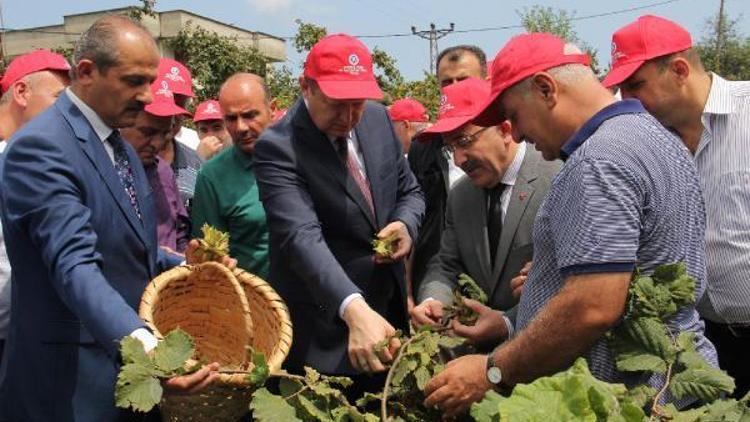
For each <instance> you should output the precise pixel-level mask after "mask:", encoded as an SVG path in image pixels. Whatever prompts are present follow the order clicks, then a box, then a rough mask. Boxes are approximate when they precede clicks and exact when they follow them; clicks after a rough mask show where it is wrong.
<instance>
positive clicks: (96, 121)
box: [65, 87, 114, 142]
mask: <svg viewBox="0 0 750 422" xmlns="http://www.w3.org/2000/svg"><path fill="white" fill-rule="evenodd" d="M65 93H66V94H67V95H68V98H70V101H72V102H73V104H75V105H76V107H78V109H79V110H81V114H83V117H85V118H86V120H88V122H89V124H90V125H91V127H92V128H93V129H94V132H96V136H98V137H99V139H100V140H101V141H102V142H104V141H105V140H106V139H107V138H109V135H111V134H112V132H113V131H114V129H112V128H111V127H109V126H108V125H107V124H106V123H104V120H102V118H101V117H99V115H98V114H97V113H96V112H95V111H94V110H93V109H92V108H91V107H89V106H88V104H86V103H85V102H83V100H82V99H80V98H78V96H77V95H76V94H74V93H73V90H72V89H70V87H68V88H65Z"/></svg>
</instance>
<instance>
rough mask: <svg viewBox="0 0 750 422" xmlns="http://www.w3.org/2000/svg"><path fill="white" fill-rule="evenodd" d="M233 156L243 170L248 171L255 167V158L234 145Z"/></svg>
mask: <svg viewBox="0 0 750 422" xmlns="http://www.w3.org/2000/svg"><path fill="white" fill-rule="evenodd" d="M232 154H233V155H234V159H235V160H236V161H237V164H239V165H240V166H241V167H242V168H243V169H248V168H250V167H252V165H253V156H252V155H250V154H247V153H245V152H244V151H242V150H241V149H239V148H237V146H236V145H232Z"/></svg>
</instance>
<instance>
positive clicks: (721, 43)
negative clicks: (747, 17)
mask: <svg viewBox="0 0 750 422" xmlns="http://www.w3.org/2000/svg"><path fill="white" fill-rule="evenodd" d="M719 13H722V15H723V16H722V15H720V14H719ZM719 13H717V14H716V15H714V16H713V17H711V18H708V19H707V20H706V29H705V31H704V34H703V38H701V40H700V41H699V42H698V43H697V45H696V48H697V49H698V52H699V53H700V56H701V60H702V61H703V64H704V66H705V67H706V69H707V70H710V71H713V72H716V73H718V74H719V75H721V76H722V77H724V78H727V79H732V80H742V81H747V80H750V38H748V37H747V36H745V35H743V34H742V33H740V32H739V30H738V26H739V23H740V20H741V17H738V18H734V19H730V18H729V16H728V15H727V13H726V11H722V12H719ZM719 19H721V21H719Z"/></svg>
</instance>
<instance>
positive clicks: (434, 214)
mask: <svg viewBox="0 0 750 422" xmlns="http://www.w3.org/2000/svg"><path fill="white" fill-rule="evenodd" d="M437 77H438V83H440V87H441V88H440V89H441V90H443V89H445V87H447V86H449V85H451V84H453V83H456V82H458V81H462V80H464V79H466V78H479V79H485V78H486V77H487V58H486V56H485V54H484V51H482V49H481V48H479V47H476V46H473V45H456V46H453V47H449V48H446V49H445V50H443V51H441V52H440V54H439V55H438V58H437ZM409 166H410V167H411V170H412V171H413V172H414V175H415V176H416V178H417V181H418V182H419V186H420V187H421V188H422V192H423V193H424V198H425V215H424V220H423V221H422V228H421V229H420V231H419V237H418V238H417V239H416V240H415V242H414V252H413V253H412V257H411V260H412V262H411V282H412V291H413V292H414V294H415V295H416V293H417V292H418V291H419V287H420V283H421V282H422V280H423V279H424V276H425V274H426V273H427V265H428V263H429V262H430V260H431V259H432V257H433V256H435V254H436V253H437V252H438V249H440V238H441V236H442V235H443V229H444V228H445V211H446V205H447V199H448V192H450V190H451V188H452V187H453V186H455V184H456V182H457V181H458V179H459V178H461V176H463V172H462V171H461V169H460V168H458V167H456V166H455V165H454V164H453V158H452V157H451V156H450V155H449V154H446V153H445V151H444V150H443V142H442V139H441V138H440V137H436V138H433V139H430V140H429V141H428V142H412V143H411V149H410V150H409Z"/></svg>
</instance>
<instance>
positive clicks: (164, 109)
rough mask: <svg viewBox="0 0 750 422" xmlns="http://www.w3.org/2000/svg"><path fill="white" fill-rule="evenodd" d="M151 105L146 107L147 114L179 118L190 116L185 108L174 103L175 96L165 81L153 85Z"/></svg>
mask: <svg viewBox="0 0 750 422" xmlns="http://www.w3.org/2000/svg"><path fill="white" fill-rule="evenodd" d="M151 96H152V98H153V100H152V101H151V104H148V105H146V108H145V110H146V113H149V114H153V115H154V116H158V117H168V116H179V115H182V114H187V115H190V113H189V112H188V111H187V110H185V109H184V108H182V107H180V106H178V105H177V104H175V102H174V94H173V93H172V90H171V89H169V83H167V81H165V80H163V79H157V80H156V81H155V82H154V83H152V84H151Z"/></svg>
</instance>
